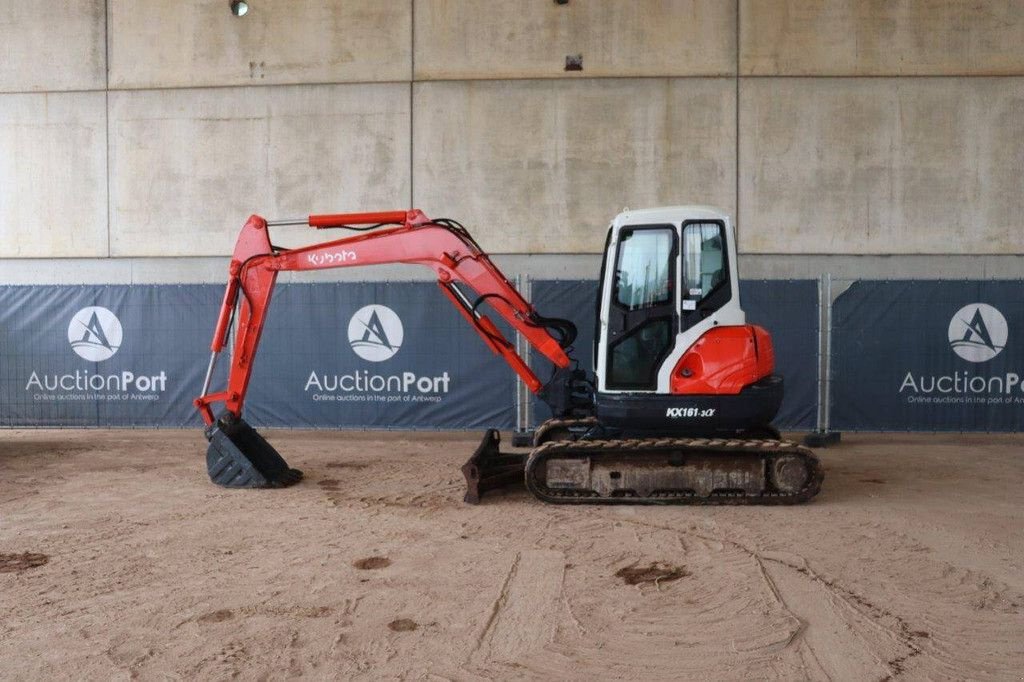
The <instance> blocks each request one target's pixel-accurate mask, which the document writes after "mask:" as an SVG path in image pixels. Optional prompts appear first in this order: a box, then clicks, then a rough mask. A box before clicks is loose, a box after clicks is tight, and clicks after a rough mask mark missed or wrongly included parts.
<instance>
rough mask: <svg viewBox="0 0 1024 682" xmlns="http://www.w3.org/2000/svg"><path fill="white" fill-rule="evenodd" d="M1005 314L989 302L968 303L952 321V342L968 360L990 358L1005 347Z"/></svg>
mask: <svg viewBox="0 0 1024 682" xmlns="http://www.w3.org/2000/svg"><path fill="white" fill-rule="evenodd" d="M1008 336H1009V330H1008V328H1007V325H1006V318H1005V317H1003V314H1002V313H1001V312H999V311H998V310H997V309H996V308H994V307H992V306H990V305H988V304H987V303H971V304H970V305H965V306H964V307H963V308H961V309H960V310H958V311H957V313H956V314H955V315H953V319H952V320H950V322H949V345H950V347H951V348H952V349H953V352H955V353H956V354H957V355H959V356H960V357H961V358H963V359H964V360H967V361H968V362H988V361H989V360H991V359H992V358H994V357H995V356H997V355H999V353H1000V352H1002V350H1003V348H1005V347H1006V339H1007V337H1008Z"/></svg>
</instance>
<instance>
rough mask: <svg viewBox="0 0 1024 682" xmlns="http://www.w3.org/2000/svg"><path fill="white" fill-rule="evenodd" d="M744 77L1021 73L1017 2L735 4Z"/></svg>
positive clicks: (747, 0) (1022, 21)
mask: <svg viewBox="0 0 1024 682" xmlns="http://www.w3.org/2000/svg"><path fill="white" fill-rule="evenodd" d="M740 33H741V35H740V73H742V74H744V75H793V76H799V75H821V76H846V75H857V76H898V75H903V76H907V75H938V76H943V75H1024V50H1022V49H1021V45H1024V3H1022V2H1021V0H985V2H960V1H954V2H950V1H949V0H898V1H895V2H894V1H893V0H812V1H808V0H773V1H772V2H766V1H765V0H740Z"/></svg>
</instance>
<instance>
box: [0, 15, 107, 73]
mask: <svg viewBox="0 0 1024 682" xmlns="http://www.w3.org/2000/svg"><path fill="white" fill-rule="evenodd" d="M104 7H105V3H104V1H103V0H62V1H59V2H58V0H0V92H42V91H55V90H96V89H102V88H104V87H105V86H106V69H107V54H106V52H107V50H106V44H105V43H104V40H105V38H104V36H105V35H106V20H107V19H106V14H105V9H104Z"/></svg>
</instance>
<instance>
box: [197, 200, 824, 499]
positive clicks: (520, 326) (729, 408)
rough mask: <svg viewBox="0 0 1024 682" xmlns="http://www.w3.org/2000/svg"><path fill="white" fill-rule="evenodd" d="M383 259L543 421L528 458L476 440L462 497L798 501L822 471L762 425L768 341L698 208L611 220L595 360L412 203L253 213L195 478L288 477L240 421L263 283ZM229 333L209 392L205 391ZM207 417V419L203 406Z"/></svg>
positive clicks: (771, 398) (716, 218)
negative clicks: (274, 215) (201, 470)
mask: <svg viewBox="0 0 1024 682" xmlns="http://www.w3.org/2000/svg"><path fill="white" fill-rule="evenodd" d="M293 225H308V226H310V227H313V228H316V229H328V228H330V229H343V230H352V231H356V232H358V234H355V235H351V236H348V237H346V238H343V239H339V240H334V241H328V242H320V243H316V244H312V245H310V246H305V247H301V248H292V249H287V248H283V247H278V246H274V245H273V243H272V242H271V239H270V233H269V230H270V228H272V227H281V226H293ZM385 263H388V264H390V263H406V264H416V265H422V266H426V267H428V268H430V269H431V270H433V271H434V273H435V275H436V277H437V286H438V288H439V289H440V291H441V293H442V295H444V296H445V297H446V298H447V299H448V300H449V301H450V302H451V303H452V304H453V305H454V306H455V308H456V309H457V310H458V311H459V312H460V313H461V315H462V317H464V318H465V320H466V321H467V322H468V323H469V324H470V325H471V326H472V327H473V328H474V329H475V330H476V331H477V332H478V333H479V335H480V337H481V338H482V339H483V342H484V343H485V344H486V345H487V347H488V348H490V350H491V351H493V352H494V354H496V355H498V356H500V357H501V358H502V359H504V360H505V361H506V362H507V363H508V364H509V365H510V366H511V368H512V369H513V370H514V371H515V372H516V374H518V375H519V377H520V378H521V379H522V381H523V382H524V383H525V385H526V386H527V387H528V388H529V389H530V391H532V392H533V393H534V394H536V395H538V396H539V397H540V398H541V399H543V400H544V401H545V402H546V403H547V404H548V406H549V407H550V408H551V413H552V417H551V418H550V419H548V420H547V421H545V422H544V423H542V424H540V425H539V426H538V427H537V428H536V429H535V431H534V434H533V442H532V448H531V449H530V451H529V452H528V453H525V454H524V453H521V452H511V453H509V452H505V453H503V452H502V451H501V449H500V436H499V433H498V431H497V430H494V429H490V430H488V431H487V432H486V433H485V435H484V438H483V440H482V442H481V443H480V446H479V447H478V448H477V449H476V451H475V452H474V454H473V455H472V457H471V458H470V459H469V461H467V462H466V464H465V465H464V466H463V467H462V472H463V474H464V475H465V477H466V484H467V490H466V495H465V501H466V502H468V503H479V502H480V499H481V497H482V496H483V495H484V494H485V493H486V492H488V491H491V490H494V489H496V488H500V487H504V486H507V485H509V484H511V483H512V482H515V481H520V482H523V483H525V485H526V487H527V489H528V490H529V491H530V492H531V493H532V494H533V495H534V496H536V497H537V498H539V499H540V500H543V501H544V502H549V503H557V504H691V505H692V504H734V505H735V504H796V503H801V502H806V501H807V500H810V499H811V498H812V497H814V496H815V495H816V494H817V493H818V491H819V490H820V488H821V483H822V480H823V478H824V474H823V472H822V469H821V466H820V464H819V462H818V459H817V457H815V455H814V454H813V453H812V452H810V451H809V450H807V449H805V448H802V447H800V446H799V445H797V444H796V443H792V442H788V441H785V440H782V439H781V438H780V435H779V432H778V431H776V430H775V429H774V428H773V427H772V426H771V421H772V419H773V418H774V417H775V415H776V413H777V412H778V409H779V405H780V403H781V402H782V396H783V380H782V377H780V376H779V375H777V374H775V372H774V352H773V349H772V341H771V336H770V335H769V334H768V332H767V331H765V330H764V329H763V328H761V327H759V326H756V325H751V324H747V323H746V318H745V315H744V312H743V309H742V308H741V307H740V296H739V276H738V271H737V256H736V242H735V237H734V233H733V229H732V224H731V221H730V219H729V217H728V216H727V215H725V214H724V213H722V212H720V211H718V210H715V209H713V208H709V207H702V206H676V207H664V208H652V209H644V210H628V211H625V212H623V213H621V214H619V215H618V216H616V217H615V219H614V220H613V221H612V223H611V225H610V227H609V229H608V236H607V240H606V242H605V248H604V259H603V263H602V265H601V274H600V279H599V287H600V295H599V296H598V310H597V329H596V334H595V341H594V346H595V348H594V367H593V368H591V369H590V370H587V369H583V368H580V367H579V364H578V362H576V361H574V360H573V359H572V357H571V356H570V353H571V351H572V344H573V341H574V340H575V338H576V335H577V329H576V326H575V325H574V324H573V323H572V322H571V321H570V320H566V319H560V318H554V317H544V316H543V315H541V314H540V313H539V312H538V311H537V310H535V309H534V307H533V306H532V305H531V304H530V303H529V302H528V301H526V300H525V299H524V298H523V297H522V296H521V295H520V294H519V292H518V291H517V290H516V288H515V287H514V286H513V285H512V283H511V282H510V281H509V280H508V278H506V277H505V275H504V274H502V272H501V271H500V270H499V269H498V268H497V267H496V266H495V264H494V263H493V262H492V261H491V259H490V257H489V256H488V255H487V253H486V252H485V251H484V250H483V249H481V248H480V246H479V245H478V244H477V242H476V241H475V240H474V239H473V237H471V236H470V234H469V232H468V231H467V230H466V228H465V227H464V226H462V225H461V224H460V223H459V222H457V221H455V220H451V219H443V218H438V219H431V218H428V217H427V216H426V215H425V214H424V213H423V212H422V211H420V210H416V209H414V210H408V211H391V212H379V213H354V214H331V215H310V216H308V217H307V218H298V219H292V220H277V221H268V220H265V219H264V218H262V217H260V216H258V215H253V216H251V217H250V218H249V220H248V221H247V222H246V223H245V226H244V227H243V228H242V231H241V234H240V235H239V237H238V240H237V243H236V245H235V250H234V254H233V256H232V259H231V263H230V266H229V278H228V283H227V289H226V291H225V294H224V299H223V302H222V304H221V309H220V314H219V317H218V319H217V323H216V327H215V329H214V334H213V341H212V343H211V356H210V362H209V365H208V367H207V372H206V378H205V381H204V385H203V390H202V394H201V395H200V396H199V397H198V398H196V399H195V401H194V404H195V406H196V408H197V410H198V411H199V413H200V415H201V416H202V418H203V421H204V422H205V424H206V429H205V435H206V438H207V440H208V441H209V446H208V449H207V456H206V460H207V471H208V474H209V476H210V479H211V480H212V481H213V482H214V483H216V484H218V485H221V486H225V487H232V488H266V487H284V486H289V485H292V484H294V483H297V482H298V481H299V480H301V478H302V472H301V471H299V470H297V469H293V468H291V467H290V466H288V464H287V462H286V461H285V460H284V458H283V457H282V456H281V455H280V453H278V452H277V450H276V449H274V447H273V446H271V445H270V444H269V443H268V442H267V441H266V440H265V439H264V438H263V437H262V436H261V435H260V434H259V433H257V432H256V430H255V429H253V428H252V426H250V425H249V424H248V423H247V422H246V421H245V419H243V417H242V412H243V406H244V403H245V396H246V391H247V388H248V386H249V380H250V377H251V375H252V369H253V363H254V361H255V359H256V352H257V349H258V347H259V342H260V336H261V333H262V331H263V326H264V323H265V322H266V317H267V311H268V308H269V305H270V300H271V295H272V293H273V290H274V282H275V280H276V278H277V274H278V273H279V272H282V271H300V270H303V271H304V270H322V269H325V268H342V267H357V266H368V265H379V264H385ZM485 309H486V311H487V312H488V313H492V314H495V315H497V316H498V317H500V318H501V319H502V320H504V322H506V323H507V324H508V325H509V326H510V327H511V328H512V329H514V330H515V331H516V332H518V333H519V334H520V335H521V336H522V338H523V339H524V340H525V341H526V342H527V343H529V344H530V345H531V346H532V347H533V348H535V349H536V350H537V351H538V352H539V353H540V354H541V355H542V356H544V357H545V358H547V360H549V361H550V363H551V365H552V371H551V376H550V377H549V378H548V379H547V380H546V381H541V379H540V378H539V377H538V376H537V374H536V373H535V372H534V370H533V369H532V368H531V367H530V365H529V364H528V363H527V362H526V360H524V358H523V357H522V356H521V355H520V354H519V353H517V352H516V345H515V344H514V343H512V342H511V341H510V340H509V339H508V338H507V337H506V336H505V334H503V333H502V331H501V329H500V328H499V327H498V325H497V324H495V322H494V321H493V320H492V319H491V318H490V317H488V315H487V314H485ZM232 328H236V331H235V332H234V339H233V347H232V352H231V366H230V371H229V373H228V378H227V386H226V387H225V388H224V390H221V391H216V392H211V391H210V385H211V382H212V378H213V375H214V369H215V366H216V362H217V358H218V356H219V354H220V353H221V352H222V351H223V350H224V349H225V348H226V347H227V344H228V340H229V333H230V331H231V329H232ZM215 404H221V405H222V407H221V408H220V409H219V410H218V411H217V413H216V414H215V412H214V405H215Z"/></svg>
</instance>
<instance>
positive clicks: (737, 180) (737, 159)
mask: <svg viewBox="0 0 1024 682" xmlns="http://www.w3.org/2000/svg"><path fill="white" fill-rule="evenodd" d="M735 78H736V95H735V102H734V106H735V107H736V110H735V116H736V128H735V130H736V133H735V135H734V138H735V139H734V140H733V144H734V145H736V148H735V150H734V151H735V154H734V155H733V161H734V162H735V165H736V167H735V178H734V180H735V183H736V184H735V187H734V189H733V198H734V200H735V201H736V215H735V216H734V218H733V230H735V232H736V235H735V239H736V244H737V251H738V250H739V241H740V0H736V76H735Z"/></svg>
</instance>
